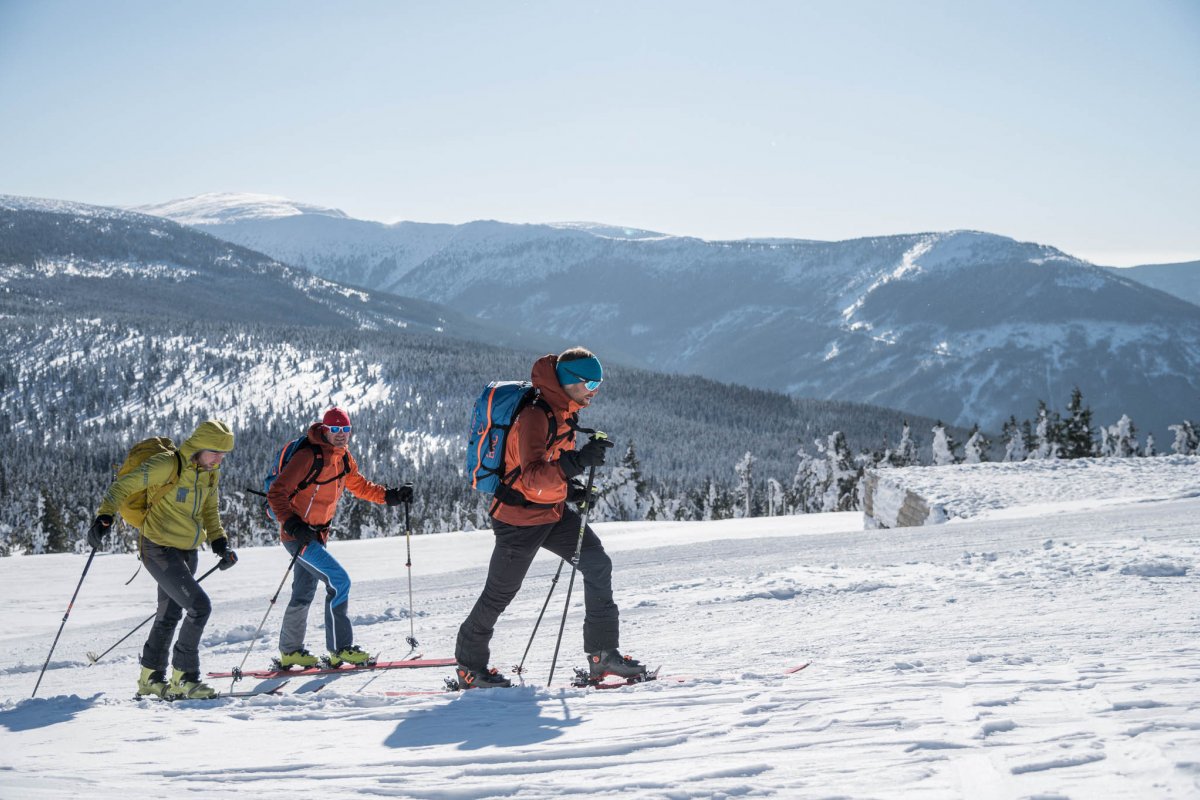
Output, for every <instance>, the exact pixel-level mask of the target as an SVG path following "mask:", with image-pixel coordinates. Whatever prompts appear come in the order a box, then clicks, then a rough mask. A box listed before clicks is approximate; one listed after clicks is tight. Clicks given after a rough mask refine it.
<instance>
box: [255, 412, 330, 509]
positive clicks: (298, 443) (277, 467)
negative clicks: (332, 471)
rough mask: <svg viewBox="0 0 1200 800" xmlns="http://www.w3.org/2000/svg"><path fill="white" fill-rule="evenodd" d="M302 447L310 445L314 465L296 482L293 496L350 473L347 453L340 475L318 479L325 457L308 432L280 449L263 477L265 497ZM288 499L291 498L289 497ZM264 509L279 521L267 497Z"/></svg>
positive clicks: (264, 501)
mask: <svg viewBox="0 0 1200 800" xmlns="http://www.w3.org/2000/svg"><path fill="white" fill-rule="evenodd" d="M301 447H308V448H310V449H311V450H312V452H313V463H312V467H310V468H309V470H308V474H306V475H305V476H304V479H303V480H302V481H300V482H299V483H298V484H296V491H294V492H292V494H291V497H295V496H296V495H297V494H298V493H300V492H302V491H304V490H305V489H307V488H308V487H309V486H312V485H313V484H314V483H315V484H317V485H318V486H324V485H325V484H327V483H333V482H334V481H338V480H341V479H342V478H344V477H345V476H346V475H348V474H350V456H348V455H345V456H342V471H341V472H340V473H339V474H338V475H336V476H335V477H332V478H330V479H329V480H327V481H318V480H317V476H318V475H320V474H321V470H322V469H324V468H325V458H324V456H322V455H321V448H320V447H318V446H316V445H315V444H313V443H312V442H310V441H309V440H308V434H307V433H306V434H304V435H303V436H301V437H300V438H298V439H293V440H292V441H290V442H288V443H287V444H286V445H284V447H283V449H282V450H280V451H279V455H278V457H276V459H275V461H274V463H273V464H272V466H271V471H270V472H268V473H267V476H266V477H265V478H263V488H262V493H263V495H264V497H265V495H266V494H267V493H268V492H270V491H271V485H272V484H274V483H275V480H276V479H277V478H278V477H279V473H281V472H283V468H284V467H285V466H287V463H288V462H289V461H291V460H292V456H294V455H296V453H297V451H299V450H300V448H301ZM288 499H291V498H290V497H289V498H288ZM263 510H264V511H266V512H267V516H268V517H270V518H271V519H273V520H275V521H276V522H278V521H279V520H278V519H277V518H276V516H275V512H274V511H272V510H271V504H270V503H268V502H267V501H266V500H265V499H264V500H263Z"/></svg>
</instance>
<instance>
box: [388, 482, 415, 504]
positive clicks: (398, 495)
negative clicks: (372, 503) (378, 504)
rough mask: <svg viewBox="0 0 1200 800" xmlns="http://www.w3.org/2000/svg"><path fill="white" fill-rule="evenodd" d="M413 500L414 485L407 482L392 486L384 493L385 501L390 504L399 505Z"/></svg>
mask: <svg viewBox="0 0 1200 800" xmlns="http://www.w3.org/2000/svg"><path fill="white" fill-rule="evenodd" d="M412 501H413V485H412V483H405V484H403V485H401V486H393V487H390V488H389V489H388V490H387V491H386V492H384V495H383V502H385V503H387V504H388V505H389V506H398V505H400V504H401V503H411V502H412Z"/></svg>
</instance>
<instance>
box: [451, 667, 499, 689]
mask: <svg viewBox="0 0 1200 800" xmlns="http://www.w3.org/2000/svg"><path fill="white" fill-rule="evenodd" d="M454 674H455V675H457V676H458V688H459V689H503V688H506V687H508V686H512V681H510V680H509V679H508V678H506V677H504V676H503V675H501V674H500V672H499V670H497V669H496V668H495V667H493V668H492V669H471V668H469V667H464V666H463V665H462V664H459V665H458V668H457V669H455V670H454Z"/></svg>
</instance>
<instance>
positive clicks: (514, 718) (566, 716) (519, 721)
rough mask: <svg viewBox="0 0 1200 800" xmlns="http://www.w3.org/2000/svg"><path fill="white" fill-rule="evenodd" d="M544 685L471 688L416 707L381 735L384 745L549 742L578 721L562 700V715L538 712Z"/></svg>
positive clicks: (465, 746)
mask: <svg viewBox="0 0 1200 800" xmlns="http://www.w3.org/2000/svg"><path fill="white" fill-rule="evenodd" d="M544 699H546V692H545V690H540V691H539V690H537V689H534V688H533V687H514V688H512V689H474V690H471V691H468V692H465V693H464V694H463V695H462V696H461V697H457V698H455V699H454V700H452V701H451V702H449V703H443V704H440V705H438V706H436V707H434V708H428V709H423V710H421V711H415V712H413V713H412V714H410V715H408V716H406V717H405V718H404V719H403V720H401V722H400V724H399V725H397V726H396V730H394V731H392V733H391V735H390V736H388V737H387V739H385V740H384V742H383V743H384V744H385V745H386V746H388V747H420V746H427V745H431V744H457V745H458V746H459V747H460V748H461V749H463V750H477V749H479V748H482V747H519V746H521V745H531V744H538V743H540V742H546V741H550V740H551V739H556V738H558V737H559V736H561V735H562V732H563V730H564V729H566V728H570V727H574V726H575V725H578V724H579V722H580V720H579V719H577V718H575V717H572V716H571V712H570V709H569V708H568V707H567V704H566V702H565V700H564V701H562V705H561V708H562V717H561V718H555V717H549V716H546V715H544V714H543V713H542V705H541V703H540V702H539V701H540V700H544Z"/></svg>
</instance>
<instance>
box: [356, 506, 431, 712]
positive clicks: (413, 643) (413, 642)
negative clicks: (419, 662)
mask: <svg viewBox="0 0 1200 800" xmlns="http://www.w3.org/2000/svg"><path fill="white" fill-rule="evenodd" d="M410 508H412V501H411V500H408V501H406V502H405V503H404V539H405V546H406V547H407V548H408V559H407V561H406V562H405V564H404V566H406V567H408V638H407V639H406V640H405V641H407V642H408V648H409V649H408V652H407V653H406V654H405V655H404V658H403V659H401V660H407V659H409V658H410V657H412V655H413V653H415V652H417V647H418V646H419V645H418V643H417V634H416V631H415V630H414V629H413V590H412V525H410V524H409V518H408V510H409V509H410ZM375 657H376V658H379V654H377V655H376V656H375ZM379 675H380V673H379V672H376V673H375V674H374V675H372V676H371V679H370V680H368V681H367V682H366V683H364V684H363V685H362V686H360V687H358V688H357V689H355V691H356V692H361V691H362V690H363V689H365V688H367V687H368V686H370V685H371V684H372V683H374V682H375V679H376V678H378V677H379Z"/></svg>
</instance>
